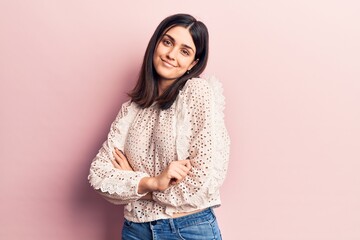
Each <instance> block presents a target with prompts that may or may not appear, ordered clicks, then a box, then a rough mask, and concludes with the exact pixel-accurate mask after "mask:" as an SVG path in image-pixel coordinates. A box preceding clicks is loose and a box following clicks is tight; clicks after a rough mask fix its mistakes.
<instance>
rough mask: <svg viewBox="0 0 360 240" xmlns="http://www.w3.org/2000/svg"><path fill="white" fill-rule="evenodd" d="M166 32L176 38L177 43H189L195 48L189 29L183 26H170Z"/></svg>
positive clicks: (188, 44)
mask: <svg viewBox="0 0 360 240" xmlns="http://www.w3.org/2000/svg"><path fill="white" fill-rule="evenodd" d="M165 34H167V35H170V36H171V37H172V38H174V39H175V41H176V43H177V44H183V45H187V46H189V47H192V48H193V49H195V44H194V41H193V39H192V37H191V34H190V32H189V30H188V29H186V28H185V27H182V26H175V27H173V28H170V29H169V30H168V31H167V32H166V33H165Z"/></svg>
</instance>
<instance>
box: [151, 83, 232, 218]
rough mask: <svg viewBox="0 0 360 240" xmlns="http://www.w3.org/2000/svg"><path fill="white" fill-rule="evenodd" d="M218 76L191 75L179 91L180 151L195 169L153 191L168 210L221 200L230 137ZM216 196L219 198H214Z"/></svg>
mask: <svg viewBox="0 0 360 240" xmlns="http://www.w3.org/2000/svg"><path fill="white" fill-rule="evenodd" d="M221 90H222V88H221V84H220V83H219V82H218V81H217V80H216V79H210V80H204V79H191V80H189V81H188V83H187V85H185V87H184V90H183V92H181V93H180V94H179V96H180V99H179V101H178V106H177V109H178V111H179V113H178V114H179V116H178V124H177V142H176V145H177V155H178V158H179V160H180V159H186V158H190V160H191V164H192V169H191V170H190V173H189V174H188V176H186V178H185V179H184V180H183V181H182V182H181V183H179V184H178V185H175V186H172V187H170V188H168V189H167V190H165V191H164V192H153V198H154V200H155V201H157V202H159V203H160V204H162V205H164V206H166V213H167V214H172V213H174V212H188V211H192V210H194V209H201V208H202V207H204V206H207V205H208V204H209V203H210V202H211V201H212V202H213V203H214V202H216V201H220V199H219V188H220V186H221V185H222V183H223V181H224V179H225V175H226V172H227V166H228V160H229V143H230V140H229V137H228V133H227V130H226V128H225V124H224V117H223V108H224V97H223V95H222V93H221ZM214 199H215V200H214Z"/></svg>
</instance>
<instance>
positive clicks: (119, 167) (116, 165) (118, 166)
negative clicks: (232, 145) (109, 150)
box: [111, 159, 121, 170]
mask: <svg viewBox="0 0 360 240" xmlns="http://www.w3.org/2000/svg"><path fill="white" fill-rule="evenodd" d="M111 163H112V164H113V166H114V167H115V168H117V169H120V170H121V166H120V165H119V163H118V162H117V161H116V160H115V159H114V160H111Z"/></svg>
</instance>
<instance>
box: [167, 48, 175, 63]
mask: <svg viewBox="0 0 360 240" xmlns="http://www.w3.org/2000/svg"><path fill="white" fill-rule="evenodd" d="M166 57H167V58H168V59H170V60H175V57H176V50H175V48H171V49H169V51H168V52H167V54H166Z"/></svg>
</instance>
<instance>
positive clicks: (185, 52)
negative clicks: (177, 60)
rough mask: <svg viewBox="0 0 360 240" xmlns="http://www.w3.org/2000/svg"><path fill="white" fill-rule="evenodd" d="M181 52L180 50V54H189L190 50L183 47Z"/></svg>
mask: <svg viewBox="0 0 360 240" xmlns="http://www.w3.org/2000/svg"><path fill="white" fill-rule="evenodd" d="M181 52H182V54H184V55H186V56H189V55H190V52H189V51H188V50H187V49H183V50H181Z"/></svg>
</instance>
